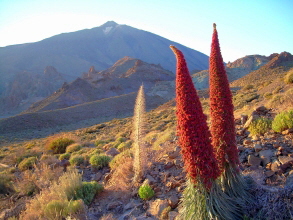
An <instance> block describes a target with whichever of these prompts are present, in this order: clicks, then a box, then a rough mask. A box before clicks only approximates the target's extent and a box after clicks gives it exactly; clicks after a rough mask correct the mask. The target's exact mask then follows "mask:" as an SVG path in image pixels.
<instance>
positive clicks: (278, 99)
mask: <svg viewBox="0 0 293 220" xmlns="http://www.w3.org/2000/svg"><path fill="white" fill-rule="evenodd" d="M284 102H285V97H284V96H283V95H280V94H276V95H274V96H273V97H272V98H271V100H270V102H269V103H268V104H269V106H270V107H271V108H276V107H278V106H280V105H282V104H283V103H284Z"/></svg>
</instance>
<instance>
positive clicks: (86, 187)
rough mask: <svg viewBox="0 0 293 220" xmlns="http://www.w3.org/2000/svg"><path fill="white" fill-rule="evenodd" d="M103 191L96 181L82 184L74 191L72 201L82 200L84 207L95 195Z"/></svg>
mask: <svg viewBox="0 0 293 220" xmlns="http://www.w3.org/2000/svg"><path fill="white" fill-rule="evenodd" d="M101 191H103V186H102V185H101V184H98V183H97V182H96V181H92V182H82V185H81V187H80V188H79V189H77V190H76V193H75V195H74V198H73V199H74V200H77V199H82V200H83V201H84V203H85V204H86V205H89V204H90V203H91V202H92V201H93V198H94V197H95V195H96V194H97V193H100V192H101Z"/></svg>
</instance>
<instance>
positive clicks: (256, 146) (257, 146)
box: [254, 144, 262, 152]
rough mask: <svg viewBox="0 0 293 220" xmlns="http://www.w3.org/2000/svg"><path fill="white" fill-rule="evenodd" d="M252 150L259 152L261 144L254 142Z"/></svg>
mask: <svg viewBox="0 0 293 220" xmlns="http://www.w3.org/2000/svg"><path fill="white" fill-rule="evenodd" d="M254 150H255V152H260V151H261V150H262V146H261V145H260V144H255V145H254Z"/></svg>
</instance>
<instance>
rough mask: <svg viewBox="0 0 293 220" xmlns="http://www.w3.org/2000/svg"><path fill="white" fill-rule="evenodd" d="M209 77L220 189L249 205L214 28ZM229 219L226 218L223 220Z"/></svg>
mask: <svg viewBox="0 0 293 220" xmlns="http://www.w3.org/2000/svg"><path fill="white" fill-rule="evenodd" d="M209 76H210V78H209V83H210V112H211V113H210V116H211V134H212V145H213V147H214V150H215V152H216V157H217V160H218V165H219V168H220V170H221V172H222V175H221V185H222V186H221V187H222V188H223V190H224V192H225V193H226V194H228V196H229V197H230V198H235V199H236V198H237V199H238V201H240V203H241V202H243V201H249V202H250V195H249V194H248V192H247V184H246V182H245V181H244V178H243V177H242V175H241V173H240V172H239V168H238V165H239V164H240V162H239V157H238V149H237V146H236V133H235V132H236V129H235V124H234V106H233V102H232V93H231V90H230V86H229V81H228V77H227V73H226V70H225V67H224V62H223V58H222V54H221V49H220V44H219V39H218V32H217V29H216V25H215V24H214V31H213V37H212V45H211V55H210V68H209ZM231 205H232V206H231V210H233V212H234V213H233V212H230V213H229V214H233V215H234V214H236V216H237V214H239V213H240V211H239V208H238V207H236V206H235V204H231ZM233 205H234V207H233ZM232 207H233V208H232ZM221 208H222V207H221ZM217 214H220V213H217ZM229 217H230V216H229ZM229 217H228V216H227V218H229Z"/></svg>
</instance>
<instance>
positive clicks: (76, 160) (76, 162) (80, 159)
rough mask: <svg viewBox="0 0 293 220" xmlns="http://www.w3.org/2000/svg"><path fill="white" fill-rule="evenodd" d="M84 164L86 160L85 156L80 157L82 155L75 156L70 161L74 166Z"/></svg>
mask: <svg viewBox="0 0 293 220" xmlns="http://www.w3.org/2000/svg"><path fill="white" fill-rule="evenodd" d="M83 162H84V158H83V156H80V155H74V156H72V157H71V158H70V159H69V163H70V164H71V165H74V166H79V165H80V164H82V163H83Z"/></svg>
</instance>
